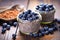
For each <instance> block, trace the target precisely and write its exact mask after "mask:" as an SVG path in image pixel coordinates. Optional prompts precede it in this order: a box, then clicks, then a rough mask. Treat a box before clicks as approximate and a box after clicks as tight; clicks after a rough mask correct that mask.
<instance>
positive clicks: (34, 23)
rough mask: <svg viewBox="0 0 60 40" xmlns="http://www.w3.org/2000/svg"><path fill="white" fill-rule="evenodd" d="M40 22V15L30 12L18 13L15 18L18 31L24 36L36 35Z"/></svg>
mask: <svg viewBox="0 0 60 40" xmlns="http://www.w3.org/2000/svg"><path fill="white" fill-rule="evenodd" d="M41 20H42V18H41V15H40V14H39V13H36V12H32V11H31V10H27V11H25V12H23V13H20V14H18V16H17V21H18V23H19V31H20V32H22V33H24V34H30V33H36V32H38V30H39V29H40V22H41Z"/></svg>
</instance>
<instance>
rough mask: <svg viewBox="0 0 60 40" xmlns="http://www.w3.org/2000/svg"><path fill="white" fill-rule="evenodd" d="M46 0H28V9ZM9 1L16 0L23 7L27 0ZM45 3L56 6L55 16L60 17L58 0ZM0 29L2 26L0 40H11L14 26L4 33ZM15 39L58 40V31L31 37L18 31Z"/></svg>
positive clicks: (59, 33) (13, 2)
mask: <svg viewBox="0 0 60 40" xmlns="http://www.w3.org/2000/svg"><path fill="white" fill-rule="evenodd" d="M47 1H48V0H30V4H29V7H28V9H32V10H35V6H36V5H37V4H39V3H41V2H44V3H46V2H47ZM10 2H12V4H17V2H18V4H20V5H24V6H25V7H26V6H27V0H25V2H24V0H16V1H14V0H11V1H10ZM10 2H9V3H10ZM47 3H52V4H54V5H55V6H56V13H55V18H58V19H60V0H49V1H48V2H47ZM8 5H9V4H8ZM0 7H1V4H0ZM1 29H2V27H0V40H12V34H14V33H15V30H16V28H15V27H11V30H10V31H7V32H6V33H5V34H4V35H2V34H1ZM16 40H60V32H59V31H56V32H55V33H54V34H53V35H48V36H46V35H45V36H44V37H42V38H31V37H30V36H26V35H23V34H20V33H19V31H18V32H17V39H16Z"/></svg>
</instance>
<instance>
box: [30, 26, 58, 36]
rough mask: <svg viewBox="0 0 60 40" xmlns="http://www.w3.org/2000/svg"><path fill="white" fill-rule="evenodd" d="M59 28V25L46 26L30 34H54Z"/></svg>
mask: <svg viewBox="0 0 60 40" xmlns="http://www.w3.org/2000/svg"><path fill="white" fill-rule="evenodd" d="M56 30H57V27H50V28H49V27H48V26H45V27H44V28H42V29H40V30H39V31H38V33H30V36H32V37H43V36H44V35H49V34H53V33H54V31H56Z"/></svg>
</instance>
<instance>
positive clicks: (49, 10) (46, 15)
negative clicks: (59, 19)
mask: <svg viewBox="0 0 60 40" xmlns="http://www.w3.org/2000/svg"><path fill="white" fill-rule="evenodd" d="M36 11H37V12H39V13H40V14H41V16H42V22H41V23H42V24H49V23H51V22H52V21H53V20H54V14H55V7H54V6H53V5H52V4H40V5H38V6H37V7H36Z"/></svg>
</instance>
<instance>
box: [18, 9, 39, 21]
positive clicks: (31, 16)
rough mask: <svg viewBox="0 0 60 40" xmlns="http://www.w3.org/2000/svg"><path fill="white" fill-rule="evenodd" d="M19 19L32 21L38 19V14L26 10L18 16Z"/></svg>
mask: <svg viewBox="0 0 60 40" xmlns="http://www.w3.org/2000/svg"><path fill="white" fill-rule="evenodd" d="M19 18H20V19H22V20H28V21H33V20H36V19H38V18H39V17H38V14H37V13H34V12H32V11H31V10H27V11H25V12H23V13H22V14H20V15H19Z"/></svg>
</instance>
